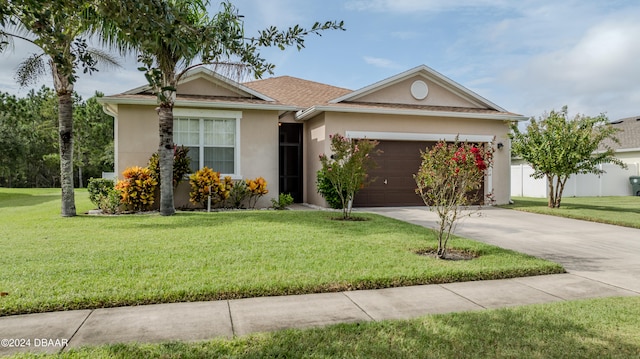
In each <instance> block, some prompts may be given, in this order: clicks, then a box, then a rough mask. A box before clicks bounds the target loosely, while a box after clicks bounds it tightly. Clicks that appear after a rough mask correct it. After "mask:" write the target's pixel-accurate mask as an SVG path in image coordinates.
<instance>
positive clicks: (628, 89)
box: [505, 17, 640, 119]
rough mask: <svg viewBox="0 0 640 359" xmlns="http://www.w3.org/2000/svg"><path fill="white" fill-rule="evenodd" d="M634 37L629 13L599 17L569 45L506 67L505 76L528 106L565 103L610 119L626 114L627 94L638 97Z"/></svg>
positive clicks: (638, 45)
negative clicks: (615, 16) (598, 19)
mask: <svg viewBox="0 0 640 359" xmlns="http://www.w3.org/2000/svg"><path fill="white" fill-rule="evenodd" d="M638 37H640V24H638V23H637V22H636V21H635V18H632V17H629V18H626V19H621V18H617V19H615V20H613V19H611V20H604V21H602V22H600V23H596V24H594V25H593V26H592V27H591V28H590V29H588V30H587V31H586V32H585V33H584V34H583V36H582V37H580V38H579V39H578V40H577V41H576V42H575V43H574V44H573V45H572V46H570V47H567V48H564V49H554V50H551V51H545V52H541V53H539V54H537V55H536V56H533V57H532V58H531V59H530V60H528V61H526V62H524V63H523V64H522V65H521V66H517V67H514V68H512V69H510V70H509V71H507V72H505V75H506V77H505V79H506V81H507V82H508V83H509V84H510V85H511V86H513V87H515V88H517V89H518V90H520V91H522V92H521V94H522V96H527V97H528V98H529V99H530V100H529V104H530V105H533V106H545V107H546V109H551V108H550V107H553V108H559V107H560V106H562V105H563V104H567V105H569V109H570V110H571V109H572V108H573V110H574V111H576V112H581V113H585V114H587V115H596V114H598V113H601V112H607V113H609V114H610V118H612V119H615V118H618V117H622V116H626V115H632V114H630V112H631V111H634V110H633V109H632V108H633V107H636V104H635V103H634V102H633V99H637V98H638V97H640V85H639V84H640V66H638V59H639V58H640V42H638V41H637V38H638ZM538 112H539V111H538ZM635 112H636V114H638V113H640V108H637V107H636V110H635Z"/></svg>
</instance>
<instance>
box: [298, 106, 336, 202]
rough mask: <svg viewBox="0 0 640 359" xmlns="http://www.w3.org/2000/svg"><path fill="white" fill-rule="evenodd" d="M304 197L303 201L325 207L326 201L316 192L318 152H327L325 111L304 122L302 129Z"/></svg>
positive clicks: (328, 144) (327, 137) (318, 164)
mask: <svg viewBox="0 0 640 359" xmlns="http://www.w3.org/2000/svg"><path fill="white" fill-rule="evenodd" d="M304 143H305V145H304V147H305V150H306V152H305V155H304V161H303V162H304V167H305V168H304V178H305V180H304V183H303V185H304V199H305V202H307V203H311V204H315V205H318V206H323V207H327V202H326V201H325V200H324V198H322V196H321V195H320V194H318V189H317V186H316V174H317V173H318V171H319V170H320V168H321V166H320V158H319V156H320V154H322V153H329V149H330V143H329V133H328V132H326V126H325V113H322V114H320V115H318V116H316V117H314V118H312V119H310V120H307V121H306V122H305V131H304Z"/></svg>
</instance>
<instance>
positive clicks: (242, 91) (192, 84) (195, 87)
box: [123, 67, 274, 102]
mask: <svg viewBox="0 0 640 359" xmlns="http://www.w3.org/2000/svg"><path fill="white" fill-rule="evenodd" d="M150 91H151V86H149V85H145V86H140V87H137V88H135V89H132V90H129V91H126V92H124V93H123V94H124V95H138V94H144V93H149V92H150ZM176 94H177V95H187V96H188V95H195V96H210V97H236V98H257V99H260V100H263V101H268V102H273V101H274V100H273V99H272V98H270V97H268V96H266V95H264V94H262V93H260V92H258V91H256V90H254V89H251V88H249V87H246V86H244V85H242V84H240V83H238V82H236V81H233V80H231V79H229V78H227V77H225V76H222V75H220V74H218V73H216V72H214V71H211V70H209V69H207V68H205V67H197V68H195V69H193V70H190V71H189V72H187V73H186V74H185V75H184V76H183V77H182V78H181V79H180V81H179V82H178V86H177V91H176Z"/></svg>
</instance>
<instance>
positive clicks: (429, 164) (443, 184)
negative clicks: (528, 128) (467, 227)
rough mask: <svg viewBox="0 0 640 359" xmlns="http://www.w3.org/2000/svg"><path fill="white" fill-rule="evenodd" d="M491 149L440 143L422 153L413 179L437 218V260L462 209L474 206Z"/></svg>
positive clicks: (486, 168)
mask: <svg viewBox="0 0 640 359" xmlns="http://www.w3.org/2000/svg"><path fill="white" fill-rule="evenodd" d="M492 154H493V148H492V147H490V148H489V149H485V148H484V147H482V146H476V145H471V144H469V143H466V142H459V141H458V139H457V138H456V140H455V142H453V143H446V142H444V141H439V142H438V143H436V144H435V145H434V146H433V147H432V148H431V149H429V150H428V151H426V152H421V157H422V163H421V164H420V168H419V169H418V173H416V174H415V175H414V176H413V178H414V179H415V181H416V184H417V186H418V188H417V190H416V193H418V194H419V195H420V197H422V200H423V201H424V203H425V204H426V205H427V207H428V208H429V210H431V211H434V212H436V213H437V214H438V229H437V236H438V251H437V255H438V257H439V258H445V257H446V253H447V244H448V242H449V239H450V238H451V232H452V230H453V229H454V227H455V225H456V223H457V221H458V219H459V217H460V215H461V214H462V211H463V210H464V208H463V207H464V206H468V205H470V204H473V203H475V202H476V201H477V200H478V199H482V198H478V197H480V196H481V195H480V194H479V193H478V191H479V190H480V189H481V188H482V184H483V183H484V177H485V175H486V174H487V170H488V169H489V168H490V167H491V165H492V163H493V162H492V157H493V156H492Z"/></svg>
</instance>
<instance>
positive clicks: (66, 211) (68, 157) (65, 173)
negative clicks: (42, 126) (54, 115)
mask: <svg viewBox="0 0 640 359" xmlns="http://www.w3.org/2000/svg"><path fill="white" fill-rule="evenodd" d="M57 92H58V129H59V131H60V132H59V134H60V136H59V142H60V186H61V187H62V216H63V217H73V216H75V215H76V203H75V196H74V192H73V115H72V105H73V101H72V99H71V93H72V92H73V91H69V90H68V89H67V88H65V89H61V90H58V91H57Z"/></svg>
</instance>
